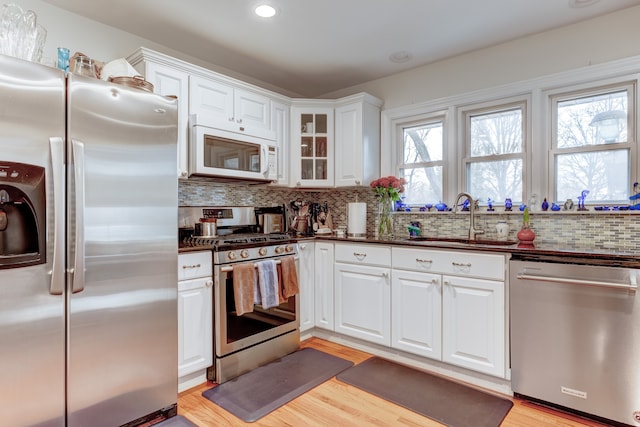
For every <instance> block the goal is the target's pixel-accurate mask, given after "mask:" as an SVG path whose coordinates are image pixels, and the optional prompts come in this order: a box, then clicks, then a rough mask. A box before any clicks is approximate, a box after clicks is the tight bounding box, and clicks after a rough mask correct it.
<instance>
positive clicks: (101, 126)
mask: <svg viewBox="0 0 640 427" xmlns="http://www.w3.org/2000/svg"><path fill="white" fill-rule="evenodd" d="M68 99H69V103H68V129H67V132H68V143H69V146H68V150H67V151H68V165H69V166H68V181H69V183H70V186H69V223H68V231H69V235H68V241H69V254H68V262H69V272H70V274H69V288H70V290H71V295H70V298H69V336H68V374H67V375H68V403H67V405H68V417H69V418H68V421H69V426H89V425H90V426H92V427H101V426H104V427H112V426H118V425H122V424H125V423H127V422H130V421H132V420H136V419H139V418H140V417H144V416H146V415H148V414H151V413H153V412H155V411H158V410H162V409H164V408H167V407H170V406H171V405H173V404H175V402H176V401H177V364H178V362H177V262H178V261H177V241H178V239H177V223H178V222H177V221H178V220H177V211H178V209H177V204H178V202H177V194H178V188H177V186H178V183H177V178H176V175H175V170H176V168H177V159H176V152H177V151H176V143H177V110H176V108H177V107H176V101H175V100H172V99H168V98H164V97H160V96H158V95H154V94H152V93H148V92H145V91H142V90H139V89H133V88H128V87H125V86H119V85H114V84H111V83H106V82H101V81H96V80H95V79H89V78H84V77H79V76H75V75H71V76H69V78H68Z"/></svg>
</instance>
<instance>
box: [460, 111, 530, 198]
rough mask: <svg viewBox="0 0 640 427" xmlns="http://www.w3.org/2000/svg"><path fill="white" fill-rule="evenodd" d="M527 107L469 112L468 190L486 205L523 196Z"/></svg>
mask: <svg viewBox="0 0 640 427" xmlns="http://www.w3.org/2000/svg"><path fill="white" fill-rule="evenodd" d="M522 111H523V108H522V107H520V106H518V107H517V108H509V109H505V110H501V111H495V108H494V109H493V111H490V112H481V113H479V112H474V113H469V114H468V115H467V123H468V128H469V129H468V141H467V152H468V155H467V157H466V159H465V161H466V180H467V190H468V191H469V192H470V193H471V195H472V196H473V197H474V198H477V199H479V200H480V202H481V203H483V204H486V203H487V200H488V199H489V198H490V199H491V200H492V201H493V202H494V203H499V204H500V203H503V202H504V201H505V199H507V198H510V199H511V200H512V201H513V202H514V203H517V202H520V201H522V199H523V189H522V168H523V159H524V153H523V152H524V150H523V129H524V126H523V113H522Z"/></svg>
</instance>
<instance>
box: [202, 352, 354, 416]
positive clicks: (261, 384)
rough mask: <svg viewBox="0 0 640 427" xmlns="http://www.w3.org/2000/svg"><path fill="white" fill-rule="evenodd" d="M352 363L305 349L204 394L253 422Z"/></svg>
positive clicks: (219, 404) (236, 414)
mask: <svg viewBox="0 0 640 427" xmlns="http://www.w3.org/2000/svg"><path fill="white" fill-rule="evenodd" d="M351 366H353V362H351V361H349V360H345V359H341V358H339V357H336V356H332V355H330V354H327V353H324V352H322V351H318V350H315V349H313V348H303V349H302V350H298V351H296V352H294V353H291V354H288V355H286V356H284V357H282V358H280V359H277V360H275V361H273V362H271V363H268V364H266V365H264V366H260V367H259V368H256V369H254V370H252V371H250V372H247V373H246V374H244V375H241V376H239V377H238V378H235V379H233V380H231V381H227V382H226V383H223V384H220V385H219V386H216V387H214V388H211V389H209V390H207V391H205V392H203V393H202V395H203V396H204V397H206V398H207V399H209V400H210V401H212V402H213V403H215V404H217V405H218V406H221V407H222V408H224V409H226V410H227V411H229V412H231V413H232V414H233V415H235V416H236V417H238V418H240V419H241V420H243V421H245V422H249V423H250V422H254V421H256V420H258V419H260V418H262V417H264V416H265V415H267V414H268V413H270V412H271V411H273V410H275V409H278V408H279V407H280V406H282V405H284V404H285V403H287V402H290V401H292V400H293V399H295V398H296V397H298V396H300V395H301V394H303V393H305V392H307V391H309V390H311V389H312V388H314V387H315V386H317V385H319V384H322V383H323V382H325V381H327V380H328V379H330V378H332V377H334V376H335V375H336V374H338V373H340V372H342V371H344V370H345V369H348V368H349V367H351Z"/></svg>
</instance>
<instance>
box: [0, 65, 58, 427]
mask: <svg viewBox="0 0 640 427" xmlns="http://www.w3.org/2000/svg"><path fill="white" fill-rule="evenodd" d="M64 103H65V88H64V74H63V73H62V72H61V71H59V70H56V69H53V68H50V67H46V66H43V65H39V64H34V63H32V62H28V61H23V60H19V59H15V58H11V57H8V56H4V55H0V217H2V221H0V222H2V225H1V226H0V402H2V403H1V406H2V412H1V413H0V419H1V421H0V424H2V425H6V426H35V425H37V426H64V425H65V419H64V416H65V413H64V412H65V400H64V399H65V388H64V372H65V371H64V369H65V355H64V351H65V347H64V345H65V336H64V333H65V326H64V321H65V319H64V307H65V297H64V295H63V290H64V194H63V190H64V182H63V179H64V167H63V164H62V162H63V160H64V145H63V141H64V132H65V129H64V123H65V110H64ZM54 188H57V191H56V192H54ZM56 233H57V234H56Z"/></svg>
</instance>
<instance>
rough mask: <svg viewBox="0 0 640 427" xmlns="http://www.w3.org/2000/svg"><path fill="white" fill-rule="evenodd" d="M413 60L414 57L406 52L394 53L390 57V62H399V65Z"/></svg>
mask: <svg viewBox="0 0 640 427" xmlns="http://www.w3.org/2000/svg"><path fill="white" fill-rule="evenodd" d="M411 58H413V56H412V55H411V54H410V53H409V52H407V51H406V50H401V51H399V52H394V53H392V54H391V55H389V61H391V62H397V63H402V62H407V61H409V60H411Z"/></svg>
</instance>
